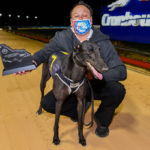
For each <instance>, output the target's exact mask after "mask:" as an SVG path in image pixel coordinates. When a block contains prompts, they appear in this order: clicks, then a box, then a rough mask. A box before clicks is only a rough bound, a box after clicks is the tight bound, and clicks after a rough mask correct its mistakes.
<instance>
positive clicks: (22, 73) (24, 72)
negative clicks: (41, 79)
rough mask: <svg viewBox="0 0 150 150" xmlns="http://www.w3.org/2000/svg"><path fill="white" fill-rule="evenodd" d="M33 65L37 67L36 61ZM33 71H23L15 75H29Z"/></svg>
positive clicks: (33, 61)
mask: <svg viewBox="0 0 150 150" xmlns="http://www.w3.org/2000/svg"><path fill="white" fill-rule="evenodd" d="M32 63H33V64H34V65H35V66H37V63H36V61H35V60H32ZM31 71H32V70H26V71H21V72H17V73H14V75H24V74H27V73H30V72H31Z"/></svg>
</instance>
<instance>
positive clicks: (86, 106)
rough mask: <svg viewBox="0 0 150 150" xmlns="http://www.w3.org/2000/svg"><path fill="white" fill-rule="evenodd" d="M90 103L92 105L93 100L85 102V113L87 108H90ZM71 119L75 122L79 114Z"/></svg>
mask: <svg viewBox="0 0 150 150" xmlns="http://www.w3.org/2000/svg"><path fill="white" fill-rule="evenodd" d="M90 105H91V102H90V101H88V102H86V104H85V113H86V112H87V110H88V109H89V107H90ZM70 119H71V120H72V121H73V122H78V116H77V115H76V116H74V117H70Z"/></svg>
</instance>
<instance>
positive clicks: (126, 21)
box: [102, 11, 150, 27]
mask: <svg viewBox="0 0 150 150" xmlns="http://www.w3.org/2000/svg"><path fill="white" fill-rule="evenodd" d="M102 26H141V27H150V14H141V15H132V13H131V12H129V11H127V12H125V14H124V15H121V16H111V15H110V14H103V16H102Z"/></svg>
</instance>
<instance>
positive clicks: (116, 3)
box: [107, 0, 130, 11]
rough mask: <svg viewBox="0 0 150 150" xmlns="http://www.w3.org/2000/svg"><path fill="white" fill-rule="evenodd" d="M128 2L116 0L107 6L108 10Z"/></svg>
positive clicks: (126, 0) (128, 0)
mask: <svg viewBox="0 0 150 150" xmlns="http://www.w3.org/2000/svg"><path fill="white" fill-rule="evenodd" d="M129 2H130V0H117V1H116V2H113V3H112V4H110V5H108V6H107V7H108V8H109V11H114V10H115V9H116V8H118V7H125V6H126V5H127V4H128V3H129Z"/></svg>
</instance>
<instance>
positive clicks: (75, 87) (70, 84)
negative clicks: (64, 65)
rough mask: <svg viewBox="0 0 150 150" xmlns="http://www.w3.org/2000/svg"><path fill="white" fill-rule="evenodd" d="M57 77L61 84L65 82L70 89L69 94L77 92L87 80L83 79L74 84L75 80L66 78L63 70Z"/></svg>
mask: <svg viewBox="0 0 150 150" xmlns="http://www.w3.org/2000/svg"><path fill="white" fill-rule="evenodd" d="M55 75H56V76H57V77H58V78H59V79H60V80H61V82H63V83H64V84H65V85H66V86H67V87H68V92H69V94H71V93H75V92H77V91H78V89H79V88H80V87H81V86H82V84H83V83H84V81H85V78H83V79H82V80H80V81H79V82H74V81H73V80H71V79H69V78H68V77H66V76H65V75H64V74H63V73H62V72H61V70H59V71H58V72H57V73H56V74H55Z"/></svg>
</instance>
